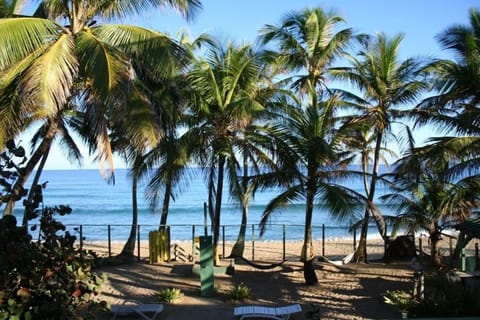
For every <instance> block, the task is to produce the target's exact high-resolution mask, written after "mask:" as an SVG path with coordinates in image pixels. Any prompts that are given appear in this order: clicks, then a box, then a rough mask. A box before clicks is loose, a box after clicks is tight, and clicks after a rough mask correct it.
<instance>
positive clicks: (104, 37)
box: [0, 0, 200, 214]
mask: <svg viewBox="0 0 480 320" xmlns="http://www.w3.org/2000/svg"><path fill="white" fill-rule="evenodd" d="M165 5H169V6H172V7H174V8H177V9H179V10H180V11H181V12H183V13H186V14H187V15H189V14H191V13H192V12H193V10H194V9H195V8H198V7H199V5H200V3H199V2H198V1H196V0H182V1H147V0H145V1H127V0H125V1H114V2H112V1H109V2H108V1H107V2H105V1H83V2H76V1H63V2H58V1H42V2H40V5H39V7H38V9H37V11H36V12H35V14H34V16H32V17H19V18H6V19H0V34H1V35H2V36H1V37H0V46H2V47H4V48H8V49H7V50H2V51H1V53H0V80H1V81H0V83H1V86H0V115H2V117H3V118H4V119H9V121H8V123H10V122H12V123H15V125H13V126H2V128H1V133H0V138H1V139H2V140H1V141H0V144H1V145H3V144H4V142H5V141H4V139H6V138H10V137H14V136H16V135H17V134H18V133H19V132H20V130H22V129H23V128H24V127H25V126H26V125H27V124H28V123H29V122H31V121H34V120H42V119H46V120H45V121H47V122H49V123H50V125H49V126H48V128H49V130H47V131H46V132H45V137H44V143H43V142H42V143H41V144H40V145H39V147H38V149H37V150H36V151H35V152H34V156H32V157H30V162H29V164H28V165H27V167H26V169H25V171H24V177H22V178H21V179H19V181H18V182H17V184H16V187H14V193H15V192H17V191H18V190H19V189H20V187H21V185H23V184H24V183H25V181H26V177H28V176H29V175H30V173H31V172H32V170H33V169H34V167H35V165H36V164H37V163H38V161H39V159H41V158H42V156H43V155H44V154H46V153H47V150H48V149H49V148H50V145H51V143H52V141H53V139H54V137H55V135H56V133H57V129H58V127H57V125H55V123H56V121H52V120H50V119H54V118H58V117H60V116H61V115H62V114H63V113H62V112H63V110H80V111H85V114H87V115H88V121H90V122H91V123H92V125H91V128H92V129H93V130H95V133H96V135H97V137H98V139H97V145H96V148H97V152H98V154H99V158H100V159H101V160H105V161H106V163H107V164H108V166H109V169H110V170H113V164H112V162H111V159H112V157H111V155H112V153H111V147H110V143H109V139H108V121H107V120H108V117H109V116H111V115H113V114H115V113H117V114H118V113H120V110H121V108H120V107H121V106H122V105H123V104H122V101H125V100H126V99H124V97H126V96H127V95H128V91H129V88H130V87H131V85H132V84H133V83H132V80H133V79H134V78H135V72H136V71H137V69H136V68H135V66H134V65H133V64H132V61H133V60H135V59H137V61H141V62H142V65H143V68H144V70H149V71H150V72H152V73H156V74H157V76H163V75H167V74H168V73H170V72H171V70H172V69H171V67H170V66H172V65H173V64H172V63H171V62H172V58H173V57H176V56H178V55H179V54H181V53H182V50H181V48H180V46H178V45H176V44H175V43H173V42H172V41H171V40H170V39H169V38H168V37H166V36H165V35H163V34H161V33H159V32H155V31H152V30H148V29H145V28H141V27H135V26H128V25H114V24H107V23H105V24H98V23H97V21H100V20H101V21H112V20H113V19H116V18H119V17H128V16H130V15H134V14H138V13H141V12H142V11H144V10H148V9H150V8H158V7H161V6H165ZM115 110H116V111H115ZM10 120H11V121H10ZM8 207H9V209H8V210H7V211H6V212H5V213H7V214H8V213H11V210H12V209H13V205H12V204H10V205H9V206H8Z"/></svg>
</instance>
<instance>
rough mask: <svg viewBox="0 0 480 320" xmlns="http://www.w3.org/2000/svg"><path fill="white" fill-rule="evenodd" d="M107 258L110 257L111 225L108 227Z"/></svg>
mask: <svg viewBox="0 0 480 320" xmlns="http://www.w3.org/2000/svg"><path fill="white" fill-rule="evenodd" d="M108 256H109V257H111V256H112V230H111V225H108Z"/></svg>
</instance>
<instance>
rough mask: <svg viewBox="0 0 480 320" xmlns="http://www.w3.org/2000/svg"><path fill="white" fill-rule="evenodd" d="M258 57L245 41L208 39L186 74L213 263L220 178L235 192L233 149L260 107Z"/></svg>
mask: <svg viewBox="0 0 480 320" xmlns="http://www.w3.org/2000/svg"><path fill="white" fill-rule="evenodd" d="M259 57H260V56H259V55H258V54H257V53H256V52H255V50H254V49H253V48H252V47H251V46H249V45H248V44H245V45H240V46H236V45H234V44H233V43H229V44H227V45H226V46H224V45H222V44H221V43H219V42H217V43H212V44H211V46H210V47H209V48H208V49H207V50H206V51H205V55H204V56H202V57H199V58H198V59H197V61H195V62H194V63H193V66H192V69H191V70H190V72H189V73H188V77H187V81H188V82H189V83H190V85H191V88H192V89H193V90H192V97H191V101H192V102H191V103H190V104H191V105H190V110H189V111H187V114H188V119H187V125H188V132H187V133H186V137H187V140H188V141H189V144H190V146H191V148H190V150H189V151H188V152H189V155H190V156H191V157H192V158H193V159H194V160H195V161H196V162H197V163H199V164H200V165H201V166H202V168H204V169H205V174H206V177H207V181H208V182H207V184H208V208H209V212H210V217H211V219H212V229H213V246H214V247H213V248H214V249H213V250H214V257H215V262H216V263H218V260H217V259H218V254H217V244H218V240H219V231H220V215H221V206H222V194H223V189H224V181H228V182H229V183H230V189H231V190H232V192H236V194H239V193H238V190H240V189H238V186H239V185H238V181H240V178H239V168H240V166H241V164H242V161H239V160H238V154H237V152H239V153H243V150H245V147H246V144H245V143H246V141H247V140H246V139H244V137H246V136H247V134H246V131H247V129H248V126H249V125H250V124H251V123H252V119H254V118H255V115H256V114H258V113H261V112H263V110H264V106H263V105H262V101H259V100H258V99H257V98H258V96H257V94H256V91H257V90H258V84H259V83H261V77H263V75H264V73H263V72H262V68H261V65H260V63H261V61H260V59H259ZM252 150H253V149H252ZM225 175H226V176H225ZM227 178H228V180H227Z"/></svg>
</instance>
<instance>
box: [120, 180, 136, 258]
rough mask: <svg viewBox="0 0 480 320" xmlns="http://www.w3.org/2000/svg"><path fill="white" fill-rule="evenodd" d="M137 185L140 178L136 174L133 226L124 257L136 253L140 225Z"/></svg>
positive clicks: (122, 253) (133, 192) (124, 250)
mask: <svg viewBox="0 0 480 320" xmlns="http://www.w3.org/2000/svg"><path fill="white" fill-rule="evenodd" d="M137 185H138V176H137V174H136V173H134V174H133V178H132V225H131V227H130V235H129V236H128V239H127V242H126V243H125V245H124V246H123V249H122V252H121V253H120V255H122V256H133V253H134V252H135V242H136V241H135V240H136V238H137V225H138V204H137Z"/></svg>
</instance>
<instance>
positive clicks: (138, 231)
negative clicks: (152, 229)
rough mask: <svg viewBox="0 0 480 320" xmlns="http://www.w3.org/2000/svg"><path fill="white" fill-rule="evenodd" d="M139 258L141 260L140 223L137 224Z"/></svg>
mask: <svg viewBox="0 0 480 320" xmlns="http://www.w3.org/2000/svg"><path fill="white" fill-rule="evenodd" d="M137 260H138V261H140V225H137Z"/></svg>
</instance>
